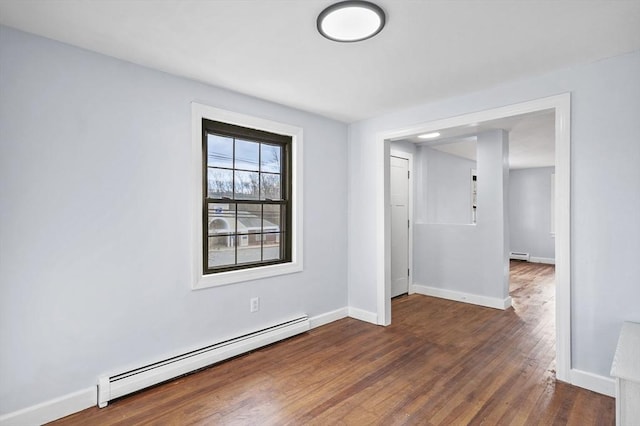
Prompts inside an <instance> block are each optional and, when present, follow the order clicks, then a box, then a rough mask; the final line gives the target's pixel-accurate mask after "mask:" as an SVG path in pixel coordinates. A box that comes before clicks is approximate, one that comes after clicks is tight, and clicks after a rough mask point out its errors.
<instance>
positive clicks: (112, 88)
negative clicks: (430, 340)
mask: <svg viewBox="0 0 640 426" xmlns="http://www.w3.org/2000/svg"><path fill="white" fill-rule="evenodd" d="M0 64H1V65H0V66H1V71H0V94H1V95H0V203H1V204H2V205H1V208H0V262H1V265H0V342H1V343H0V344H1V346H2V349H1V350H0V377H1V378H2V379H1V380H0V414H4V413H8V412H13V411H15V410H18V409H21V408H23V407H26V406H30V405H34V404H37V403H40V402H42V401H46V400H49V399H52V398H56V397H59V396H62V395H65V394H68V393H71V392H75V391H78V390H84V389H86V388H88V387H91V386H95V385H96V381H97V378H98V376H100V375H102V374H105V373H113V372H121V371H123V369H125V368H127V367H138V366H140V365H142V364H144V363H148V362H150V361H156V360H159V359H163V358H164V357H166V356H169V355H175V354H177V353H180V352H181V351H183V350H185V349H189V348H196V347H199V346H201V345H204V344H208V343H213V342H216V341H218V340H219V339H222V338H228V337H232V336H235V335H237V334H239V333H244V332H247V331H250V330H255V329H258V328H260V327H261V326H263V325H265V324H270V323H273V322H277V321H281V320H282V319H285V318H288V317H289V316H291V315H293V314H298V313H300V312H304V313H307V314H309V315H310V316H316V315H319V314H322V313H326V312H329V311H332V310H335V309H339V308H344V307H345V306H346V305H347V282H346V280H347V265H346V259H347V251H346V250H347V227H346V219H347V216H346V214H347V210H346V209H347V199H346V182H347V162H346V139H347V128H346V125H344V124H342V123H339V122H335V121H331V120H328V119H325V118H321V117H318V116H315V115H311V114H308V113H304V112H301V111H296V110H292V109H288V108H285V107H282V106H278V105H274V104H271V103H268V102H264V101H260V100H257V99H254V98H250V97H247V96H242V95H239V94H236V93H232V92H229V91H226V90H222V89H219V88H215V87H210V86H206V85H203V84H199V83H196V82H193V81H189V80H185V79H181V78H177V77H174V76H171V75H168V74H164V73H160V72H157V71H153V70H150V69H146V68H142V67H139V66H136V65H133V64H130V63H127V62H122V61H119V60H116V59H112V58H108V57H105V56H101V55H98V54H94V53H91V52H87V51H83V50H80V49H77V48H73V47H70V46H67V45H64V44H61V43H57V42H53V41H50V40H47V39H43V38H39V37H36V36H32V35H28V34H25V33H22V32H18V31H14V30H11V29H8V28H6V27H1V28H0ZM194 100H195V101H199V102H201V103H205V104H209V105H212V106H215V107H219V108H224V109H229V110H232V111H236V112H241V113H244V114H250V115H254V116H258V117H264V118H267V119H270V120H274V121H279V122H283V123H288V124H291V125H295V126H299V127H302V128H303V129H304V165H303V166H304V185H305V186H304V224H305V228H304V244H305V249H304V255H305V259H304V267H305V269H304V271H303V272H302V273H297V274H292V275H286V276H281V277H276V278H270V279H264V280H260V281H254V282H246V283H240V284H235V285H228V286H223V287H217V288H209V289H204V290H198V291H192V290H191V288H190V267H191V259H190V255H189V253H190V250H191V243H190V232H191V218H192V214H191V206H192V201H191V199H190V194H191V190H190V188H189V185H190V183H191V182H192V180H191V172H192V170H191V167H190V158H191V157H190V156H191V106H190V103H191V102H192V101H194ZM327 200H331V201H330V203H327ZM329 205H330V208H329V207H328V206H329ZM252 296H259V297H260V298H261V303H260V312H258V313H253V314H251V313H249V298H250V297H252Z"/></svg>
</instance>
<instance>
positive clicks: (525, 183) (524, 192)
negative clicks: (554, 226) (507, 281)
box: [509, 167, 555, 259]
mask: <svg viewBox="0 0 640 426" xmlns="http://www.w3.org/2000/svg"><path fill="white" fill-rule="evenodd" d="M553 172H554V168H553V167H538V168H533V169H518V170H511V171H510V172H509V226H510V228H509V229H510V250H511V251H518V252H524V253H529V254H530V255H531V257H539V258H544V259H555V245H554V244H555V239H554V237H553V235H551V174H552V173H553Z"/></svg>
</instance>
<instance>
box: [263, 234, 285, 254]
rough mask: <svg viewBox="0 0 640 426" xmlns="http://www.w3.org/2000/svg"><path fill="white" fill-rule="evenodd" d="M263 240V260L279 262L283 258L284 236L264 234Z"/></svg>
mask: <svg viewBox="0 0 640 426" xmlns="http://www.w3.org/2000/svg"><path fill="white" fill-rule="evenodd" d="M262 240H263V241H262V244H263V249H262V260H278V259H281V258H282V253H281V250H280V248H281V247H280V241H281V240H282V234H279V233H277V234H263V235H262Z"/></svg>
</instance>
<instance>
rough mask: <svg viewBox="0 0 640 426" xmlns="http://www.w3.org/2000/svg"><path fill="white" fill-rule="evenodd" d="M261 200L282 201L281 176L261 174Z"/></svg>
mask: <svg viewBox="0 0 640 426" xmlns="http://www.w3.org/2000/svg"><path fill="white" fill-rule="evenodd" d="M260 185H261V187H260V199H261V200H267V199H268V200H280V199H281V196H280V175H276V174H272V173H261V174H260Z"/></svg>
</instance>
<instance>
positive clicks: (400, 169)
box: [389, 156, 409, 297]
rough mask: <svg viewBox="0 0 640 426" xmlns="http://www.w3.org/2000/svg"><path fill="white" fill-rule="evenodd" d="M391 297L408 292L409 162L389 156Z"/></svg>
mask: <svg viewBox="0 0 640 426" xmlns="http://www.w3.org/2000/svg"><path fill="white" fill-rule="evenodd" d="M390 158H391V179H390V183H389V186H390V195H391V197H390V198H391V297H396V296H399V295H401V294H404V293H408V292H409V160H407V159H406V158H400V157H394V156H391V157H390Z"/></svg>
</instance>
